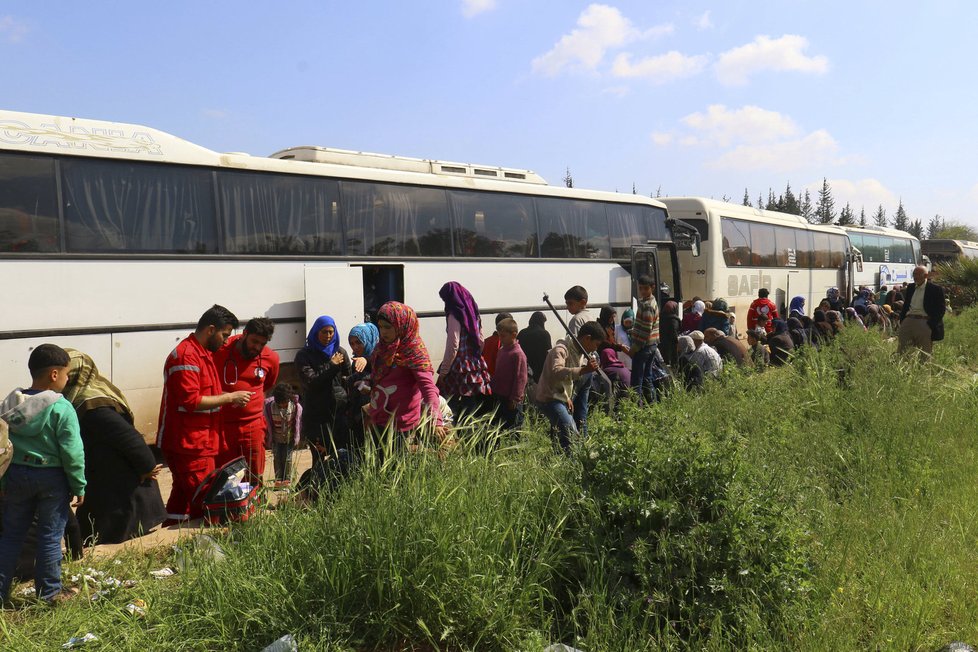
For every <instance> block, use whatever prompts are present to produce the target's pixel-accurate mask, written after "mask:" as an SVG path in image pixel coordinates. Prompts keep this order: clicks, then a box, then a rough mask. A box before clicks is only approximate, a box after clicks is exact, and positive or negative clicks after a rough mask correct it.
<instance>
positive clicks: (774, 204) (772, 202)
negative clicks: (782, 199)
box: [765, 188, 778, 211]
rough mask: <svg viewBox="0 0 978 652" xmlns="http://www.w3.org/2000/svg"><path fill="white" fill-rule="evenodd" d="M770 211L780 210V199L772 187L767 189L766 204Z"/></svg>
mask: <svg viewBox="0 0 978 652" xmlns="http://www.w3.org/2000/svg"><path fill="white" fill-rule="evenodd" d="M765 208H767V209H768V210H769V211H776V210H778V200H777V199H775V197H774V191H773V190H771V189H770V188H768V189H767V205H765Z"/></svg>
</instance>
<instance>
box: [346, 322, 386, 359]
mask: <svg viewBox="0 0 978 652" xmlns="http://www.w3.org/2000/svg"><path fill="white" fill-rule="evenodd" d="M349 337H355V338H357V339H358V340H360V342H361V343H363V353H364V355H365V356H366V357H368V358H369V357H370V354H371V353H373V352H374V347H375V346H377V342H379V341H380V331H379V330H377V327H376V326H374V325H373V324H371V323H370V322H367V323H364V324H357V325H356V326H354V327H353V328H351V329H350V335H349Z"/></svg>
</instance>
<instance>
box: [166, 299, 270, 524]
mask: <svg viewBox="0 0 978 652" xmlns="http://www.w3.org/2000/svg"><path fill="white" fill-rule="evenodd" d="M237 326H238V318H237V317H235V316H234V313H232V312H231V311H230V310H228V309H227V308H225V307H224V306H219V305H216V304H215V305H214V306H211V308H209V309H208V310H207V312H205V313H204V314H203V315H201V316H200V319H199V320H198V321H197V329H196V330H195V331H194V332H193V333H191V334H190V335H188V336H187V337H186V338H184V340H183V341H182V342H180V343H179V344H178V345H177V346H176V348H175V349H173V351H171V352H170V354H169V355H168V356H166V362H165V363H164V364H163V383H164V384H163V398H162V400H161V401H160V418H159V432H158V433H157V437H156V445H157V446H159V447H160V450H162V451H163V457H164V459H165V460H166V463H167V466H169V467H170V474H171V476H172V478H173V487H172V489H170V498H169V500H167V502H166V512H167V520H166V521H165V522H164V525H172V524H175V523H179V522H182V521H186V520H189V519H192V518H199V517H201V516H203V510H202V508H201V505H196V504H195V505H191V503H192V502H193V497H194V494H195V493H196V491H197V487H199V486H200V483H201V482H203V480H204V478H205V477H207V474H209V473H210V472H211V471H213V470H214V467H215V460H216V459H217V454H218V450H219V445H220V440H221V414H220V412H221V407H222V406H225V405H233V406H234V407H236V408H238V409H240V408H243V407H245V406H246V405H248V402H249V401H250V400H251V392H249V391H244V390H242V391H236V392H229V393H225V392H222V391H221V378H220V375H219V374H218V372H217V367H216V366H215V364H214V353H215V352H216V351H219V350H220V348H221V347H222V346H224V342H225V341H226V340H227V338H228V337H230V336H231V330H232V329H233V328H237Z"/></svg>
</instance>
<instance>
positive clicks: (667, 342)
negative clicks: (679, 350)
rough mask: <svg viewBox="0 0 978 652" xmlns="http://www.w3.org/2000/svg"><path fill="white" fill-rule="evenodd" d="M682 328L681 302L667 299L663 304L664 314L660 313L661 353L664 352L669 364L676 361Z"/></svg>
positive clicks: (666, 361)
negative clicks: (680, 319) (680, 316)
mask: <svg viewBox="0 0 978 652" xmlns="http://www.w3.org/2000/svg"><path fill="white" fill-rule="evenodd" d="M681 328H682V325H681V323H680V321H679V304H678V303H676V302H675V301H671V300H670V301H666V303H665V305H664V306H662V314H661V315H659V353H661V354H662V359H663V361H665V364H667V365H673V364H675V363H676V355H677V354H676V347H677V344H678V338H679V331H680V329H681Z"/></svg>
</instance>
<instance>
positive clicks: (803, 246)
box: [793, 229, 815, 268]
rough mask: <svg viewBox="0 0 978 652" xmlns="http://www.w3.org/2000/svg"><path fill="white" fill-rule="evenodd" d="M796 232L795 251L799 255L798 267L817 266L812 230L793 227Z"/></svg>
mask: <svg viewBox="0 0 978 652" xmlns="http://www.w3.org/2000/svg"><path fill="white" fill-rule="evenodd" d="M793 230H794V232H795V246H796V247H797V248H798V250H797V251H796V252H795V253H796V255H797V257H798V267H806V268H811V267H814V266H815V245H814V243H813V242H812V232H811V231H803V230H802V229H793Z"/></svg>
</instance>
